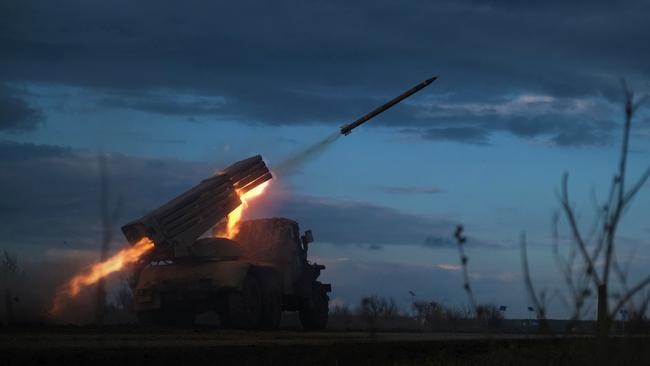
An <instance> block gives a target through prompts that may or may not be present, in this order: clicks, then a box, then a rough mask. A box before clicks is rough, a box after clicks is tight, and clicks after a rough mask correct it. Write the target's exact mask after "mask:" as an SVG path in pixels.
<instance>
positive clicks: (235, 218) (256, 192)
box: [216, 180, 270, 239]
mask: <svg viewBox="0 0 650 366" xmlns="http://www.w3.org/2000/svg"><path fill="white" fill-rule="evenodd" d="M269 182H270V181H268V180H267V181H266V182H264V183H262V184H260V185H259V186H257V187H255V188H253V189H251V190H250V191H248V192H246V193H244V194H241V195H240V197H239V198H240V199H241V202H242V204H241V205H239V206H237V208H236V209H234V210H233V211H232V212H231V213H229V214H228V218H227V220H228V223H227V224H226V228H225V230H224V231H221V232H220V233H218V234H217V235H216V236H218V237H221V238H228V239H233V238H234V237H235V236H237V234H238V233H239V223H240V222H241V218H242V215H243V213H244V210H245V209H246V208H248V202H249V201H250V200H251V199H253V198H255V197H258V196H261V195H262V193H264V191H265V190H266V187H268V185H269Z"/></svg>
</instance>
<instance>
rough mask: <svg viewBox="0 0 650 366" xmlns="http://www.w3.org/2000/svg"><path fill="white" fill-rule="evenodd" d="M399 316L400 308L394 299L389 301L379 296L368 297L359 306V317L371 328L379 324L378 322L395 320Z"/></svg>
mask: <svg viewBox="0 0 650 366" xmlns="http://www.w3.org/2000/svg"><path fill="white" fill-rule="evenodd" d="M398 314H399V308H398V307H397V304H396V303H395V300H394V299H393V298H392V297H391V298H388V299H387V298H385V297H379V296H377V295H372V296H366V297H364V298H362V299H361V303H360V304H359V315H360V316H361V317H363V318H364V319H365V321H366V322H367V323H368V325H369V326H370V327H371V328H373V327H374V326H375V325H376V324H377V320H379V319H393V318H395V317H396V316H397V315H398Z"/></svg>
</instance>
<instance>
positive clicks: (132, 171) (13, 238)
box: [0, 142, 454, 251]
mask: <svg viewBox="0 0 650 366" xmlns="http://www.w3.org/2000/svg"><path fill="white" fill-rule="evenodd" d="M0 156H2V159H1V160H0V170H1V171H3V174H2V175H1V176H0V192H2V193H3V200H2V201H1V203H0V244H2V245H3V246H5V245H6V246H10V247H14V248H22V249H24V250H32V251H39V250H42V249H39V248H43V247H45V248H60V249H93V248H96V247H98V241H99V239H100V238H101V226H100V222H99V197H100V195H99V173H98V158H97V155H96V154H94V153H88V152H84V151H75V150H70V149H64V148H58V147H52V146H41V145H32V144H18V143H11V142H3V143H0ZM227 163H228V162H223V163H221V164H216V165H214V166H211V165H209V164H205V163H192V162H181V161H176V160H162V159H148V158H136V157H129V156H124V155H119V154H110V155H108V167H109V172H110V177H109V188H110V191H111V196H112V198H111V200H110V202H109V204H111V206H112V207H114V208H116V209H118V212H119V218H118V220H116V222H115V227H114V228H113V229H114V234H115V236H114V240H115V242H116V243H115V245H120V244H121V243H122V236H121V233H120V231H119V226H120V224H123V223H125V222H128V221H130V220H131V219H134V218H136V217H138V216H140V215H142V214H144V213H146V212H148V211H149V210H151V209H154V208H156V207H158V206H160V205H161V204H163V203H165V202H166V201H168V200H169V199H171V198H173V197H175V196H176V195H178V194H180V193H181V192H183V191H185V190H186V189H188V188H190V187H191V186H193V185H194V184H196V183H197V182H199V181H200V180H201V179H203V178H205V177H206V176H207V175H209V174H210V173H211V172H213V171H216V170H217V169H218V167H219V166H223V165H225V164H227ZM264 199H265V200H266V201H265V202H262V203H261V204H260V205H257V206H256V205H253V206H252V208H251V211H250V212H249V213H248V214H249V215H251V217H254V216H271V215H274V216H275V215H277V216H284V217H290V218H292V219H295V220H297V221H298V222H300V224H301V227H302V228H303V229H307V228H311V229H313V230H314V235H315V236H316V239H317V240H318V241H321V242H330V243H334V244H364V245H369V246H370V247H371V248H372V249H376V248H378V247H380V246H382V245H401V244H414V245H421V244H422V243H423V242H424V240H425V238H426V237H427V236H430V235H439V236H444V235H448V234H449V235H450V233H451V232H452V230H453V227H454V226H453V224H452V223H451V222H450V221H449V220H447V219H445V218H438V217H429V216H423V215H414V214H408V213H405V212H401V211H399V210H395V209H392V208H388V207H382V206H377V205H372V204H368V203H363V202H349V201H339V200H332V199H323V198H317V197H309V196H295V195H291V196H287V195H285V194H283V193H282V192H278V193H273V191H272V192H270V193H269V195H268V197H266V198H264Z"/></svg>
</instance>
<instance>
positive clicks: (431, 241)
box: [424, 235, 456, 248]
mask: <svg viewBox="0 0 650 366" xmlns="http://www.w3.org/2000/svg"><path fill="white" fill-rule="evenodd" d="M424 246H426V247H429V248H453V247H455V246H456V242H455V241H454V240H453V239H452V238H451V236H433V235H430V236H427V237H426V238H425V239H424Z"/></svg>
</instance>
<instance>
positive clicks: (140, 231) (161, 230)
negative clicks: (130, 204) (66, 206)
mask: <svg viewBox="0 0 650 366" xmlns="http://www.w3.org/2000/svg"><path fill="white" fill-rule="evenodd" d="M271 178H272V175H271V173H270V172H269V169H268V167H267V166H266V164H264V160H262V157H261V156H260V155H256V156H253V157H251V158H248V159H245V160H242V161H239V162H237V163H235V164H233V165H231V166H229V167H228V168H226V169H224V170H222V171H220V172H219V173H217V174H216V175H214V176H212V177H210V178H208V179H205V180H203V181H201V182H200V183H199V184H197V185H196V186H194V187H192V188H191V189H189V190H188V191H186V192H184V193H182V194H181V195H179V196H178V197H176V198H174V199H172V200H170V201H169V202H167V203H165V204H164V205H162V206H160V207H159V208H157V209H155V210H153V211H151V212H149V213H148V214H146V215H144V216H142V217H141V218H139V219H137V220H134V221H132V222H130V223H128V224H126V225H124V226H123V227H122V232H123V233H124V236H125V237H126V238H127V240H128V241H129V243H131V244H134V243H136V242H137V241H138V240H140V239H141V238H142V237H144V236H147V237H149V238H150V239H151V240H152V241H153V242H154V244H155V245H156V247H157V248H165V247H174V246H178V245H191V244H192V243H194V241H195V240H196V239H198V238H199V237H200V236H201V235H202V234H203V233H205V232H206V231H208V230H209V229H210V228H211V227H213V226H214V225H216V224H217V223H218V222H219V221H221V220H223V219H224V218H225V217H226V216H227V215H228V214H229V213H230V212H232V211H233V210H234V209H236V208H237V207H238V206H239V205H241V204H242V202H241V199H240V198H239V194H240V193H242V192H246V191H248V190H251V189H253V188H255V187H256V186H258V185H260V184H262V183H263V182H265V181H267V180H269V179H271ZM240 191H241V192H240Z"/></svg>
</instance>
